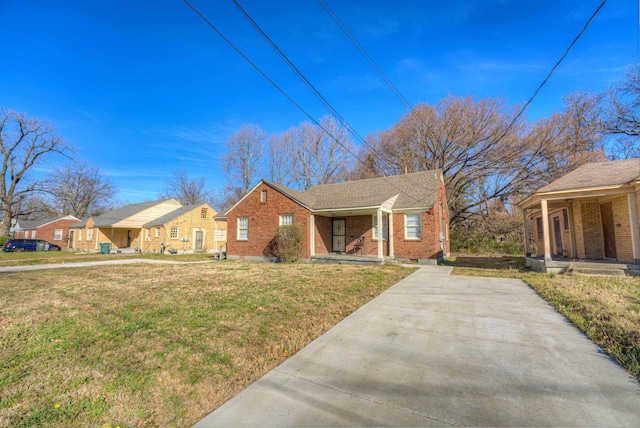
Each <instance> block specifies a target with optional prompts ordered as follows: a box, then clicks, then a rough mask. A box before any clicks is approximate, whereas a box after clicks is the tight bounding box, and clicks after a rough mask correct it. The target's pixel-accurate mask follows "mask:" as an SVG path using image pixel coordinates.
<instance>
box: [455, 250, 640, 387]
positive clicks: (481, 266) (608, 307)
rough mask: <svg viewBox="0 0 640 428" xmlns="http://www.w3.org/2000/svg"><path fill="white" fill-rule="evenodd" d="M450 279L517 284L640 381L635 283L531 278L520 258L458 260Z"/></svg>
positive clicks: (639, 301)
mask: <svg viewBox="0 0 640 428" xmlns="http://www.w3.org/2000/svg"><path fill="white" fill-rule="evenodd" d="M446 264H448V265H451V266H453V267H454V270H453V274H455V275H478V276H496V277H509V278H520V279H522V280H523V281H524V282H526V283H527V284H528V285H529V286H530V287H531V288H533V289H534V290H535V291H536V292H537V293H538V294H539V295H540V296H541V297H542V298H543V299H545V300H546V301H548V302H549V303H550V304H551V305H552V306H553V307H555V308H556V309H557V310H558V311H559V312H560V313H561V314H562V315H564V316H565V317H567V319H569V320H570V321H571V322H572V323H573V324H575V325H576V326H577V327H578V328H579V329H580V330H582V331H583V332H584V333H585V334H586V335H587V336H588V337H589V338H590V339H591V340H593V342H595V343H596V344H597V345H598V346H600V347H601V348H602V349H603V350H604V351H605V352H606V353H607V354H609V355H610V356H612V357H613V358H614V359H615V360H616V361H618V363H620V365H622V366H623V367H624V368H625V369H626V370H627V371H628V372H629V373H630V374H632V375H633V376H635V377H636V378H637V379H638V380H640V278H630V277H604V276H580V275H563V274H560V275H550V274H543V273H536V272H532V271H531V270H530V269H529V268H527V267H526V265H525V262H524V258H523V257H514V256H496V257H480V256H468V255H460V256H456V257H452V258H451V259H450V260H448V261H447V262H446Z"/></svg>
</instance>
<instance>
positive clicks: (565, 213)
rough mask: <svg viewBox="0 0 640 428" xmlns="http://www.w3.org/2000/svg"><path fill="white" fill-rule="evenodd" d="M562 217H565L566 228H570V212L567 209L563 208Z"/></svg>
mask: <svg viewBox="0 0 640 428" xmlns="http://www.w3.org/2000/svg"><path fill="white" fill-rule="evenodd" d="M562 218H563V219H564V230H569V212H568V211H567V210H566V209H564V210H562Z"/></svg>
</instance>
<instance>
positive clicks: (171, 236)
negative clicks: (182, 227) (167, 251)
mask: <svg viewBox="0 0 640 428" xmlns="http://www.w3.org/2000/svg"><path fill="white" fill-rule="evenodd" d="M169 239H178V227H177V226H174V227H172V228H171V229H170V230H169Z"/></svg>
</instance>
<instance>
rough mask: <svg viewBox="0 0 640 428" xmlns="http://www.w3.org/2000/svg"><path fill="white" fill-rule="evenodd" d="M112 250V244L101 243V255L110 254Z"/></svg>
mask: <svg viewBox="0 0 640 428" xmlns="http://www.w3.org/2000/svg"><path fill="white" fill-rule="evenodd" d="M110 250H111V244H110V243H108V242H101V243H100V253H101V254H109V251H110Z"/></svg>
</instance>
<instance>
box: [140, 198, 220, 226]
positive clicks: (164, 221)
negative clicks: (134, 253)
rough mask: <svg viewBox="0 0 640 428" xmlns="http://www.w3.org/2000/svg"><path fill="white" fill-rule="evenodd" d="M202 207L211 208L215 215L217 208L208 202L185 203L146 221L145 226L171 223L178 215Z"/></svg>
mask: <svg viewBox="0 0 640 428" xmlns="http://www.w3.org/2000/svg"><path fill="white" fill-rule="evenodd" d="M202 208H207V209H209V210H211V212H212V213H213V216H215V214H217V213H216V210H214V209H213V208H212V207H211V206H210V205H209V204H207V203H202V204H195V205H185V206H182V207H180V208H178V209H176V210H173V211H171V212H169V213H167V214H165V215H163V216H160V217H158V218H156V219H153V220H151V221H150V222H148V223H145V224H144V225H143V226H145V227H153V226H162V225H164V224H167V223H169V222H170V221H172V220H175V219H177V218H178V217H180V216H182V215H185V214H188V213H189V212H191V211H193V210H200V209H202ZM213 216H212V217H213ZM198 218H200V213H198Z"/></svg>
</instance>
